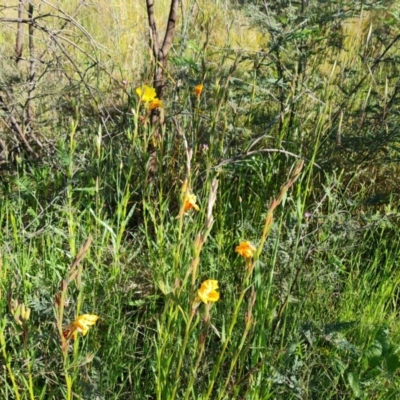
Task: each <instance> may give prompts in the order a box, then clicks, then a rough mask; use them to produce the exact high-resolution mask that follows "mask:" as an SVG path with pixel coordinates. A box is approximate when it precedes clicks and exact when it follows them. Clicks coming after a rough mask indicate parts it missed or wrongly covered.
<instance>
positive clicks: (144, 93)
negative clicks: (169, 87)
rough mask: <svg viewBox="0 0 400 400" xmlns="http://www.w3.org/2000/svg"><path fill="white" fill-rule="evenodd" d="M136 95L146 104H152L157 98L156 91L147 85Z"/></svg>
mask: <svg viewBox="0 0 400 400" xmlns="http://www.w3.org/2000/svg"><path fill="white" fill-rule="evenodd" d="M136 93H137V95H138V96H139V97H140V100H141V101H143V102H145V103H151V102H152V101H153V100H155V99H156V97H157V93H156V89H154V88H152V87H150V86H147V85H143V86H142V87H138V88H137V89H136Z"/></svg>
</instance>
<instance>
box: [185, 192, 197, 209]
mask: <svg viewBox="0 0 400 400" xmlns="http://www.w3.org/2000/svg"><path fill="white" fill-rule="evenodd" d="M192 208H194V209H195V210H196V211H199V210H200V207H199V206H198V205H197V204H196V196H195V195H194V194H187V195H186V196H185V200H184V203H183V211H188V210H190V209H192Z"/></svg>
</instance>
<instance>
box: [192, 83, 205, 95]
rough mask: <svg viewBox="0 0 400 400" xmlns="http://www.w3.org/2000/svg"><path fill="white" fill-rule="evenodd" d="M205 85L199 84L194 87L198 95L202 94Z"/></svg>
mask: <svg viewBox="0 0 400 400" xmlns="http://www.w3.org/2000/svg"><path fill="white" fill-rule="evenodd" d="M203 87H204V86H203V85H197V86H196V87H195V88H194V92H195V93H196V96H197V97H200V95H201V93H202V91H203Z"/></svg>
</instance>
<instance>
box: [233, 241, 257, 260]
mask: <svg viewBox="0 0 400 400" xmlns="http://www.w3.org/2000/svg"><path fill="white" fill-rule="evenodd" d="M256 250H257V249H256V248H255V247H254V246H253V245H252V244H251V243H250V242H241V243H240V244H239V246H236V250H235V251H236V253H238V254H240V255H241V256H242V257H244V258H251V257H253V256H254V252H255V251H256Z"/></svg>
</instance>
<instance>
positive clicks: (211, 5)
mask: <svg viewBox="0 0 400 400" xmlns="http://www.w3.org/2000/svg"><path fill="white" fill-rule="evenodd" d="M154 3H155V14H156V22H157V28H158V31H159V36H160V41H161V40H162V38H163V35H164V32H165V28H166V23H167V19H168V13H169V7H170V0H155V1H154ZM6 7H7V8H6V9H5V10H2V12H1V15H0V18H1V17H3V18H4V17H6V18H17V7H18V1H17V0H11V1H8V2H6ZM182 10H183V16H182V12H179V20H178V29H177V37H179V36H180V35H182V34H183V35H187V39H188V40H194V41H197V42H198V43H199V44H200V45H201V44H202V43H204V42H205V40H206V35H207V33H208V34H209V42H208V44H209V45H210V46H217V47H224V46H226V45H230V46H231V47H233V48H239V49H246V50H257V49H258V47H259V45H260V43H262V41H263V40H264V39H263V36H262V34H261V33H259V32H257V31H256V30H254V29H251V28H250V27H249V24H248V21H246V18H245V17H243V15H242V14H241V13H240V12H239V11H238V10H235V9H234V8H233V7H232V6H231V5H230V2H229V1H228V0H224V1H213V0H200V1H193V0H184V1H183V2H182V8H181V10H180V11H182ZM46 13H51V14H52V15H58V16H61V17H67V18H71V19H72V20H73V21H74V22H73V23H72V24H69V25H68V27H67V28H66V29H65V32H64V34H63V36H64V37H70V35H73V36H75V37H76V35H79V37H80V40H79V42H78V45H79V47H80V48H81V49H84V50H86V51H88V53H89V54H93V52H96V55H97V57H100V58H101V60H102V61H103V63H105V66H106V68H107V70H108V71H110V72H111V73H112V75H113V76H114V78H116V79H118V80H120V79H128V80H129V81H131V80H136V79H138V78H139V76H140V72H141V71H142V69H143V67H144V66H145V65H146V64H148V63H149V60H150V58H151V52H150V50H149V48H148V43H149V28H148V20H147V12H146V2H145V1H144V0H142V1H139V0H127V1H125V0H100V1H88V2H85V3H84V5H82V2H80V1H78V0H72V1H70V0H61V1H55V0H51V1H42V0H36V2H35V15H36V16H37V15H42V14H46ZM26 17H27V15H26V12H25V18H26ZM38 22H39V23H40V24H41V25H43V26H46V27H47V28H51V29H57V28H58V27H60V25H61V24H62V23H63V21H62V20H58V19H56V18H51V17H46V18H45V19H42V20H40V21H38ZM233 24H234V27H235V29H232V25H233ZM188 27H190V29H188ZM16 28H17V26H16V23H15V22H13V23H11V22H6V23H3V24H1V25H0V44H1V46H6V47H7V48H8V52H12V51H13V48H14V44H15V39H16ZM35 32H36V35H37V37H38V39H40V40H39V41H38V42H37V43H36V47H37V49H39V48H40V47H41V46H48V45H49V43H48V40H46V37H45V35H43V34H42V33H40V32H38V31H37V30H36V31H35ZM24 33H25V35H27V27H26V26H25V31H24ZM67 45H68V44H67ZM24 48H25V50H26V48H27V36H26V37H25V46H24ZM69 51H71V52H73V53H74V52H77V50H76V49H75V50H74V46H72V44H70V46H69Z"/></svg>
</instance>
